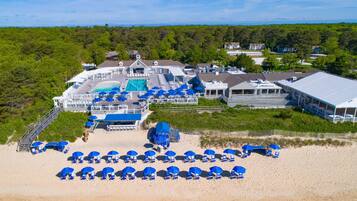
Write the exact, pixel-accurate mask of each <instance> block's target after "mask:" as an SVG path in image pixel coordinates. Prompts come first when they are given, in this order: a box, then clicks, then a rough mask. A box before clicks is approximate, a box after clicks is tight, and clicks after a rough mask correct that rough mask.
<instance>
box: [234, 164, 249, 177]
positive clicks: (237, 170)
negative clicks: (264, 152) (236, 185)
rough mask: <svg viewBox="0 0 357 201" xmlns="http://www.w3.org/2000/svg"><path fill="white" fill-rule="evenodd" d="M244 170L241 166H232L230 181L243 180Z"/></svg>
mask: <svg viewBox="0 0 357 201" xmlns="http://www.w3.org/2000/svg"><path fill="white" fill-rule="evenodd" d="M245 172H246V169H245V168H244V167H242V166H234V168H233V169H232V171H231V179H242V178H244V173H245Z"/></svg>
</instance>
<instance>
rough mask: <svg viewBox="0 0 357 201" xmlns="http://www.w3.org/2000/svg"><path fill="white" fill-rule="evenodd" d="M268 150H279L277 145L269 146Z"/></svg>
mask: <svg viewBox="0 0 357 201" xmlns="http://www.w3.org/2000/svg"><path fill="white" fill-rule="evenodd" d="M269 148H271V149H275V150H279V149H280V146H279V145H278V144H270V145H269Z"/></svg>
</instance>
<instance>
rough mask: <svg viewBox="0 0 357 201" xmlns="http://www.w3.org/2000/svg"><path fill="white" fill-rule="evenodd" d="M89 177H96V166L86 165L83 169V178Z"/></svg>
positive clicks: (90, 178)
mask: <svg viewBox="0 0 357 201" xmlns="http://www.w3.org/2000/svg"><path fill="white" fill-rule="evenodd" d="M87 177H89V180H93V179H94V168H92V167H85V168H83V169H82V170H81V180H86V179H87Z"/></svg>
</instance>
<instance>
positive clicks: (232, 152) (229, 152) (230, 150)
mask: <svg viewBox="0 0 357 201" xmlns="http://www.w3.org/2000/svg"><path fill="white" fill-rule="evenodd" d="M223 153H225V154H231V155H234V154H235V153H236V151H235V150H233V149H225V150H224V151H223Z"/></svg>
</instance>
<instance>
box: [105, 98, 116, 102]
mask: <svg viewBox="0 0 357 201" xmlns="http://www.w3.org/2000/svg"><path fill="white" fill-rule="evenodd" d="M105 101H107V102H113V101H114V98H112V97H108V98H106V99H105Z"/></svg>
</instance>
